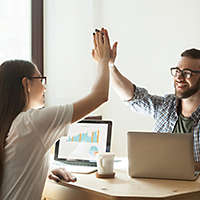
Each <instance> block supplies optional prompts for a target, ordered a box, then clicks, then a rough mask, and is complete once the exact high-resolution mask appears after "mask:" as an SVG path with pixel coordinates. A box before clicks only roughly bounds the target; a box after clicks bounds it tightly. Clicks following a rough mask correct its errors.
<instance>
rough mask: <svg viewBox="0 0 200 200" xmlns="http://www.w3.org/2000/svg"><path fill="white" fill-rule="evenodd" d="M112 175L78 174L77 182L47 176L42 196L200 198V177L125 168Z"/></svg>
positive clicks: (126, 199) (65, 198)
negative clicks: (135, 173)
mask: <svg viewBox="0 0 200 200" xmlns="http://www.w3.org/2000/svg"><path fill="white" fill-rule="evenodd" d="M115 172H116V175H115V178H113V179H100V178H96V175H95V173H92V174H75V176H76V177H77V182H76V183H66V182H61V183H55V182H53V181H50V180H47V181H46V185H45V189H44V193H43V196H44V197H46V199H53V200H68V199H70V200H75V199H76V200H78V199H89V200H92V199H95V200H100V199H101V200H103V199H121V200H131V199H132V200H144V199H145V200H147V199H151V200H153V199H155V200H158V199H162V200H200V178H198V179H197V180H196V181H177V180H161V179H143V178H130V177H129V176H128V172H127V171H125V170H115Z"/></svg>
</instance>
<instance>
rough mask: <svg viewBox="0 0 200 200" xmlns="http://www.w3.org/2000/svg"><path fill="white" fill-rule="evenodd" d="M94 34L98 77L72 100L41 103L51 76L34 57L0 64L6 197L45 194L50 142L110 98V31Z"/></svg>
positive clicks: (18, 199)
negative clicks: (82, 95)
mask: <svg viewBox="0 0 200 200" xmlns="http://www.w3.org/2000/svg"><path fill="white" fill-rule="evenodd" d="M93 35H94V46H95V49H94V51H95V54H96V55H97V57H98V73H97V74H98V77H97V79H96V82H95V84H94V86H93V88H92V90H91V92H90V93H89V94H88V95H87V96H86V97H85V98H83V99H81V100H79V101H77V102H75V103H73V104H71V105H69V104H67V105H64V106H55V107H49V108H42V107H43V106H44V92H45V86H44V85H43V84H42V83H43V82H44V81H45V80H46V78H45V77H42V76H41V74H40V72H39V71H38V69H37V67H36V66H34V65H33V64H32V63H30V62H27V61H19V60H14V61H7V62H4V63H3V64H2V65H1V66H0V97H1V103H0V158H1V159H0V162H1V163H0V168H1V171H0V173H1V174H0V177H1V183H2V184H1V192H0V194H1V197H0V199H1V200H11V199H12V200H23V199H24V200H31V199H34V200H40V199H41V195H42V191H43V187H44V183H45V179H46V176H47V172H48V167H49V166H48V163H49V162H48V151H49V149H50V148H51V146H52V145H53V144H54V143H55V141H56V140H57V139H59V138H60V137H61V136H64V135H66V134H67V130H68V127H69V125H70V124H71V123H74V122H76V121H77V120H80V119H81V118H82V117H84V116H85V115H87V114H88V113H90V112H91V111H93V110H94V109H96V108H97V107H98V106H100V105H101V104H103V103H104V102H106V101H107V100H108V92H109V69H108V62H109V59H110V51H111V50H110V43H109V37H108V33H107V30H105V29H102V30H101V31H96V32H95V33H94V34H93ZM38 108H42V109H38ZM54 174H55V175H56V173H54ZM67 178H68V180H73V178H72V177H70V176H69V177H67ZM67 178H66V179H67Z"/></svg>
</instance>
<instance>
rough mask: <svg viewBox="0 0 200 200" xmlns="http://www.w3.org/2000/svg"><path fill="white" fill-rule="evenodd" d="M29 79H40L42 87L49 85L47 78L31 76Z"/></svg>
mask: <svg viewBox="0 0 200 200" xmlns="http://www.w3.org/2000/svg"><path fill="white" fill-rule="evenodd" d="M28 78H29V79H40V81H41V83H42V85H46V84H47V77H46V76H31V77H28Z"/></svg>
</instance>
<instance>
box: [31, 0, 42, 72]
mask: <svg viewBox="0 0 200 200" xmlns="http://www.w3.org/2000/svg"><path fill="white" fill-rule="evenodd" d="M43 27H44V2H43V0H31V28H32V30H31V60H32V62H33V63H34V64H36V65H37V67H38V69H39V71H40V73H41V74H42V75H43V74H44V35H43V34H44V29H43Z"/></svg>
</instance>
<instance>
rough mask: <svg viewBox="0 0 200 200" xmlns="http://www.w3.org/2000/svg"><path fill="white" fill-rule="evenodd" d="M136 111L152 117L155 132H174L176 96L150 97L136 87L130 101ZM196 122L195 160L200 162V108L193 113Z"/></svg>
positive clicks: (194, 132)
mask: <svg viewBox="0 0 200 200" xmlns="http://www.w3.org/2000/svg"><path fill="white" fill-rule="evenodd" d="M128 104H129V105H130V106H131V108H132V109H133V110H134V111H137V112H142V113H146V114H149V115H151V116H152V117H153V118H154V120H155V126H154V131H156V132H171V133H172V132H173V130H174V127H175V125H176V122H177V120H178V114H177V110H178V105H180V104H177V99H176V97H175V95H174V94H169V95H166V96H164V97H161V96H156V95H150V94H149V93H148V91H147V90H146V89H144V88H138V87H135V92H134V98H133V99H132V100H130V101H128ZM191 118H192V120H193V121H194V127H193V136H194V159H195V161H196V162H200V134H199V132H200V106H199V107H198V108H197V110H196V111H195V112H194V113H192V116H191Z"/></svg>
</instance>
